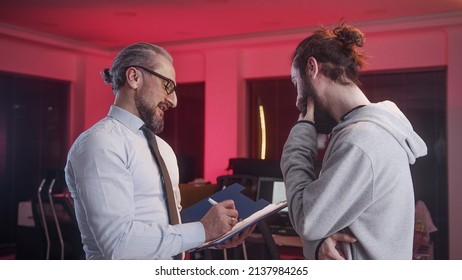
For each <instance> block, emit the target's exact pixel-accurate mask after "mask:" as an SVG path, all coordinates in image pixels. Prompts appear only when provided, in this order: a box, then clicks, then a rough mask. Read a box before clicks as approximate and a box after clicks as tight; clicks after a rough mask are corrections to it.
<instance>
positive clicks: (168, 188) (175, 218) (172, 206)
mask: <svg viewBox="0 0 462 280" xmlns="http://www.w3.org/2000/svg"><path fill="white" fill-rule="evenodd" d="M141 130H142V131H143V133H144V136H146V139H148V142H149V149H150V150H151V153H152V154H153V156H154V159H155V160H156V162H157V165H158V166H159V168H160V171H161V172H160V173H161V177H162V181H163V183H164V190H165V192H166V193H167V205H168V216H169V220H170V224H171V225H177V224H180V223H181V222H180V218H179V214H178V208H177V207H176V200H175V195H174V193H173V185H172V181H171V179H170V175H169V173H168V170H167V166H166V165H165V162H164V159H163V158H162V156H161V155H160V151H159V147H158V146H157V140H156V137H155V135H154V133H153V132H152V131H151V130H150V129H149V128H148V127H147V126H146V125H143V126H142V127H141Z"/></svg>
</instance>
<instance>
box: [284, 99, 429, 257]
mask: <svg viewBox="0 0 462 280" xmlns="http://www.w3.org/2000/svg"><path fill="white" fill-rule="evenodd" d="M426 153H427V147H426V145H425V143H424V142H423V140H422V139H421V138H420V137H419V136H418V135H417V134H416V133H415V132H414V131H413V128H412V126H411V124H410V123H409V121H408V120H407V118H406V117H405V116H404V114H403V113H402V112H401V111H400V110H399V109H398V107H397V106H396V105H395V104H394V103H392V102H390V101H385V102H381V103H376V104H370V105H367V106H365V107H362V108H359V109H356V110H354V111H353V112H351V113H349V114H348V115H347V116H345V117H344V118H343V119H342V120H341V121H340V122H339V123H338V125H337V126H336V127H335V128H334V129H333V131H332V134H331V137H330V140H329V146H328V148H327V150H326V152H325V155H324V160H323V164H322V169H321V173H320V175H319V178H317V177H316V175H315V173H314V162H315V159H316V156H317V137H316V130H315V128H314V127H313V125H312V124H310V123H309V122H306V121H300V122H298V123H297V124H296V125H295V126H294V127H293V128H292V130H291V132H290V134H289V137H288V139H287V142H286V144H285V146H284V150H283V153H282V157H281V169H282V173H283V175H284V180H285V183H286V193H287V199H288V203H289V214H290V219H291V221H292V224H293V225H294V228H295V230H296V231H297V233H298V234H299V235H300V236H301V237H302V241H303V247H304V255H305V257H306V258H308V259H314V258H315V253H316V248H317V246H318V245H319V243H320V242H321V240H322V239H323V238H326V237H328V236H330V235H331V234H333V233H336V232H338V231H342V232H348V233H350V234H352V235H354V236H355V237H356V238H357V240H358V241H357V242H355V243H353V244H351V245H347V244H343V251H344V253H345V255H346V257H347V258H348V259H411V258H412V243H413V234H414V190H413V185H412V178H411V173H410V167H409V164H413V163H414V162H415V160H416V158H418V157H421V156H424V155H426Z"/></svg>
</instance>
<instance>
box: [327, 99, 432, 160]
mask: <svg viewBox="0 0 462 280" xmlns="http://www.w3.org/2000/svg"><path fill="white" fill-rule="evenodd" d="M359 122H371V123H374V124H376V125H378V126H379V127H381V128H383V129H384V130H386V131H387V132H388V133H390V134H391V135H392V136H393V137H394V138H395V139H396V141H397V142H398V143H399V144H400V145H401V147H403V149H404V150H405V151H406V153H407V157H408V160H409V163H410V164H414V162H415V161H416V159H417V158H418V157H422V156H424V155H426V154H427V145H426V144H425V142H424V141H423V140H422V138H420V136H419V135H417V133H415V131H414V129H413V128H412V125H411V123H410V122H409V120H408V119H407V118H406V116H405V115H404V114H403V113H402V112H401V111H400V110H399V108H398V106H396V104H395V103H393V102H391V101H384V102H380V103H371V104H369V105H367V106H364V107H362V108H360V109H358V110H355V111H353V112H352V113H350V114H348V115H347V116H346V117H345V118H344V120H343V121H341V122H340V123H339V124H338V125H337V126H336V127H335V128H334V129H333V131H332V133H335V132H336V131H339V130H341V129H343V128H345V127H346V126H349V125H351V124H355V123H359Z"/></svg>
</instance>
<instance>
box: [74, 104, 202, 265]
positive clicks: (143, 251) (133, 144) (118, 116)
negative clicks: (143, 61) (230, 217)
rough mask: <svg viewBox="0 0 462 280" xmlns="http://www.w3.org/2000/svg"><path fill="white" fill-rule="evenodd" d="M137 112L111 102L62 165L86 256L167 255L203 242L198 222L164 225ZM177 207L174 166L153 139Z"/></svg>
mask: <svg viewBox="0 0 462 280" xmlns="http://www.w3.org/2000/svg"><path fill="white" fill-rule="evenodd" d="M143 124H144V122H143V121H142V120H141V119H140V118H138V117H137V116H135V115H133V114H131V113H129V112H128V111H126V110H123V109H121V108H119V107H116V106H112V107H111V109H110V111H109V114H108V116H107V117H106V118H104V119H102V120H101V121H99V122H98V123H96V124H95V125H94V126H93V127H91V128H90V129H88V130H87V131H85V132H84V133H82V134H81V135H80V136H79V137H78V138H77V140H76V141H75V143H74V144H73V145H72V147H71V149H70V151H69V154H68V159H67V164H66V168H65V172H66V182H67V185H68V187H69V190H70V192H71V194H72V197H73V199H74V204H75V211H76V216H77V221H78V224H79V228H80V232H81V235H82V243H83V245H84V250H85V253H86V258H87V259H171V258H172V256H175V255H177V254H178V253H180V252H184V251H187V250H189V249H192V248H194V247H197V246H199V245H201V244H203V243H204V241H205V231H204V227H203V226H202V224H201V223H200V222H195V223H187V224H179V225H174V226H172V225H169V219H168V212H167V211H168V210H167V204H166V203H167V202H166V194H165V193H164V191H163V187H162V183H161V177H160V171H159V168H158V167H157V164H156V163H155V160H154V158H153V156H152V154H151V152H150V150H149V146H148V142H147V140H146V138H145V137H144V135H143V132H142V131H141V130H140V127H141V126H142V125H143ZM157 140H158V145H159V150H160V152H161V155H162V157H163V158H164V161H165V163H166V165H167V168H168V170H169V173H170V176H171V180H172V184H173V186H174V191H175V197H176V200H177V205H178V209H179V210H180V209H181V206H180V194H179V189H178V181H179V179H178V165H177V160H176V156H175V154H174V152H173V150H172V148H171V147H170V146H169V145H168V144H167V143H166V142H165V141H164V140H162V139H161V138H159V137H157Z"/></svg>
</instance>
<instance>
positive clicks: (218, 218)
mask: <svg viewBox="0 0 462 280" xmlns="http://www.w3.org/2000/svg"><path fill="white" fill-rule="evenodd" d="M212 201H213V200H212ZM211 204H214V205H213V206H212V208H210V210H209V211H208V212H207V213H206V214H205V215H204V217H203V218H202V219H201V220H200V221H201V223H202V224H203V225H204V229H205V241H206V242H207V241H210V240H213V239H216V238H218V237H220V236H222V235H224V234H225V233H227V232H228V231H230V230H231V229H232V228H233V226H234V225H235V224H236V223H237V218H238V216H239V213H238V212H237V209H236V206H235V205H234V201H232V200H225V201H222V202H220V203H216V202H211Z"/></svg>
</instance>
